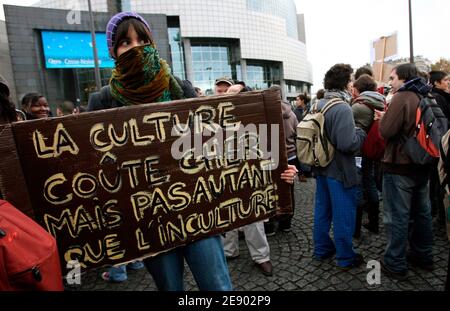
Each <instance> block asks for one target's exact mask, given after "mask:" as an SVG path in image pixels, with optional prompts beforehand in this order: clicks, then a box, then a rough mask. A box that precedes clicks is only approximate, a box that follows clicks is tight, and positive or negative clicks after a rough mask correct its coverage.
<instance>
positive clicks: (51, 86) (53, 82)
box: [2, 5, 170, 109]
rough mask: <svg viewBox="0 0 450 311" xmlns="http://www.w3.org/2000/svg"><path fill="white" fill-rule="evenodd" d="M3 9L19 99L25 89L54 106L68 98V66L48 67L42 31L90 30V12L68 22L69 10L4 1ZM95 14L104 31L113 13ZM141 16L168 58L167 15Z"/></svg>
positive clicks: (100, 29) (159, 47) (83, 12)
mask: <svg viewBox="0 0 450 311" xmlns="http://www.w3.org/2000/svg"><path fill="white" fill-rule="evenodd" d="M4 9H5V18H6V30H7V34H8V41H9V52H10V55H11V63H12V72H13V73H14V82H15V86H16V93H17V97H18V98H19V99H20V98H21V97H22V96H23V95H24V94H26V93H29V92H39V93H42V94H43V95H45V96H46V97H47V99H48V102H49V103H50V104H51V106H52V108H53V109H54V108H55V105H56V104H57V103H59V102H62V101H63V100H64V99H65V98H64V94H63V93H64V87H63V82H64V81H63V80H62V72H61V70H66V69H46V68H45V63H44V56H43V52H42V43H41V35H40V31H41V30H56V31H89V29H90V28H89V13H88V12H86V11H82V12H81V23H80V24H69V23H68V22H67V19H66V17H67V15H68V13H69V10H57V9H46V8H36V7H19V6H11V5H5V6H4ZM93 15H94V28H95V31H96V32H105V29H106V24H107V23H108V21H109V19H110V18H111V16H112V15H113V14H112V13H111V14H110V13H104V12H94V13H93ZM142 16H143V17H144V18H145V19H146V20H147V22H148V23H149V25H150V27H151V30H152V34H153V37H154V38H155V41H156V43H157V47H158V50H159V51H160V55H161V57H162V58H164V59H166V60H168V61H169V60H170V57H169V56H170V52H169V38H168V34H167V17H166V16H165V15H162V14H142ZM2 68H3V66H2ZM11 80H12V79H11ZM74 88H75V86H74Z"/></svg>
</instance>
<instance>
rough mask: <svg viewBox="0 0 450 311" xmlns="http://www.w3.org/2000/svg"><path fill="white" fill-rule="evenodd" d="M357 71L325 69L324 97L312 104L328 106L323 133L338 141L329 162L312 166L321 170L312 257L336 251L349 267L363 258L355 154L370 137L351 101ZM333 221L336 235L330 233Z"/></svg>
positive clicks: (340, 66)
mask: <svg viewBox="0 0 450 311" xmlns="http://www.w3.org/2000/svg"><path fill="white" fill-rule="evenodd" d="M352 72H353V69H352V67H351V66H350V65H347V64H336V65H334V66H333V67H331V68H330V69H329V70H328V71H327V73H326V74H325V79H324V87H325V89H326V91H325V97H324V99H322V100H320V101H319V102H318V103H317V107H315V106H314V107H311V108H312V110H320V111H324V112H323V114H324V118H325V123H324V125H325V128H324V130H325V132H324V136H326V138H327V139H329V141H330V143H331V145H332V146H333V147H334V156H333V157H332V158H331V159H330V162H329V163H328V164H326V165H325V166H319V165H316V166H314V167H313V172H314V174H315V175H316V176H317V178H316V197H315V203H314V205H315V206H314V231H313V238H314V253H313V257H314V258H315V259H316V260H324V259H327V258H331V257H333V256H334V254H336V260H337V265H338V267H340V268H342V269H346V270H347V269H351V268H354V267H357V266H359V265H361V264H362V263H363V262H364V259H363V257H362V255H361V254H358V253H356V252H355V250H354V249H353V244H352V236H353V232H354V229H355V219H356V205H357V197H356V196H357V185H358V184H359V181H358V174H357V168H356V163H355V154H356V152H358V151H359V149H360V148H361V145H362V144H363V142H364V139H365V138H366V133H365V132H364V130H362V129H360V128H357V127H356V126H355V121H354V119H353V114H352V110H351V107H350V105H349V104H350V101H351V94H350V88H351V74H352ZM331 105H332V106H331ZM327 106H328V107H327ZM311 113H312V114H313V112H311ZM301 123H302V122H300V124H301ZM300 124H299V126H300ZM299 160H301V158H300V159H299ZM331 224H333V233H334V241H333V240H332V239H331V238H330V229H331Z"/></svg>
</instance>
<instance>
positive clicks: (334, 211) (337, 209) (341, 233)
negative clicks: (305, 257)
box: [313, 176, 358, 267]
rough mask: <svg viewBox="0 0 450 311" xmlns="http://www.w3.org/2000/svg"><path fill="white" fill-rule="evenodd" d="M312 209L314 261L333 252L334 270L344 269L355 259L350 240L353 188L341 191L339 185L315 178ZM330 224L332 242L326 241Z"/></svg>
mask: <svg viewBox="0 0 450 311" xmlns="http://www.w3.org/2000/svg"><path fill="white" fill-rule="evenodd" d="M316 184H317V189H316V200H315V207H314V233H313V237H314V257H316V258H318V259H321V258H326V257H329V256H331V255H333V254H334V253H335V252H336V259H337V264H338V266H341V267H346V266H349V265H351V264H352V263H353V260H354V258H355V256H356V253H355V251H354V250H353V244H352V238H353V232H354V230H355V219H356V205H357V194H358V193H357V190H358V189H357V187H351V188H344V185H343V183H342V182H340V181H337V180H335V179H333V178H330V177H325V176H317V179H316ZM331 222H333V233H334V242H333V241H332V240H331V238H330V229H331Z"/></svg>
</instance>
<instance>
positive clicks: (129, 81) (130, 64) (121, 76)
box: [109, 44, 184, 106]
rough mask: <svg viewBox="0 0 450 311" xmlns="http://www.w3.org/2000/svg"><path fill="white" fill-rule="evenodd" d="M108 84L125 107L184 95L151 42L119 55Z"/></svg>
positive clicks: (168, 99) (178, 97) (112, 92)
mask: <svg viewBox="0 0 450 311" xmlns="http://www.w3.org/2000/svg"><path fill="white" fill-rule="evenodd" d="M109 85H110V86H111V94H112V96H113V97H114V98H115V99H116V100H118V101H120V102H121V103H123V104H124V105H126V106H128V105H138V104H145V103H154V102H163V101H170V100H175V99H181V98H184V97H183V90H182V89H181V87H180V85H179V84H178V83H177V81H176V80H175V78H174V77H173V76H172V75H171V73H170V68H169V65H168V64H167V63H166V61H165V60H163V59H162V58H160V57H159V53H158V51H157V50H156V49H155V48H154V47H153V46H152V45H150V44H147V45H142V46H137V47H134V48H132V49H130V50H128V51H126V52H125V53H123V54H122V55H120V56H119V58H118V59H117V61H116V68H115V69H114V70H113V71H112V76H111V80H110V81H109Z"/></svg>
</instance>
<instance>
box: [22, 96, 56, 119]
mask: <svg viewBox="0 0 450 311" xmlns="http://www.w3.org/2000/svg"><path fill="white" fill-rule="evenodd" d="M22 110H23V111H24V112H25V115H26V117H27V120H34V119H42V118H48V117H50V116H51V112H50V107H49V106H48V102H47V99H46V98H45V97H44V95H41V94H39V93H28V94H25V96H24V97H23V98H22Z"/></svg>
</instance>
